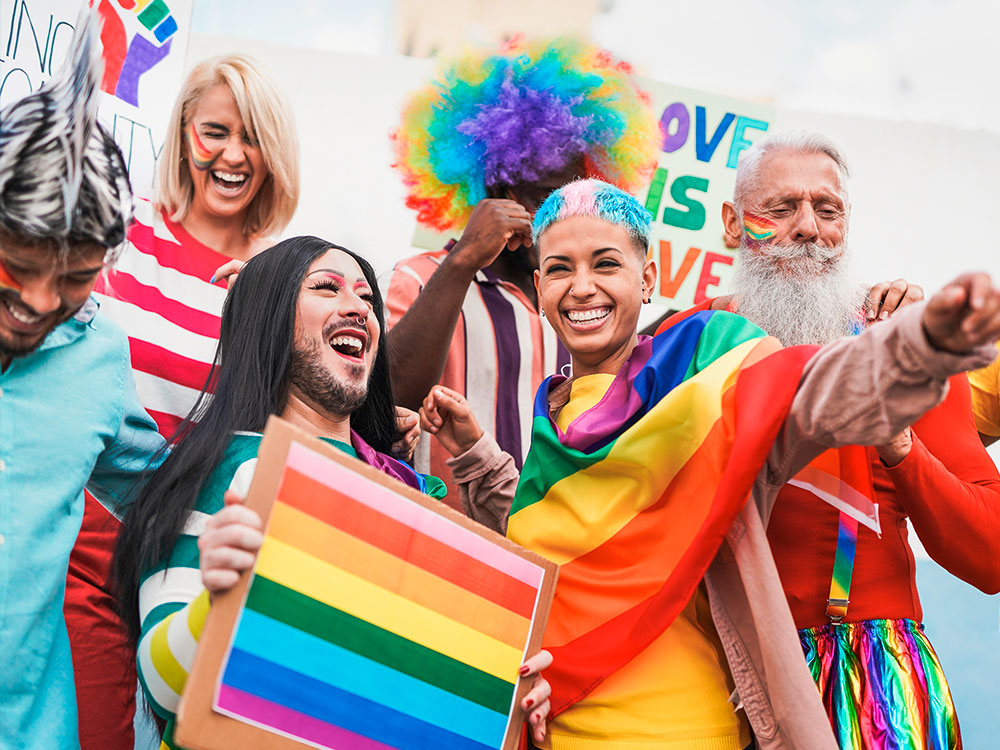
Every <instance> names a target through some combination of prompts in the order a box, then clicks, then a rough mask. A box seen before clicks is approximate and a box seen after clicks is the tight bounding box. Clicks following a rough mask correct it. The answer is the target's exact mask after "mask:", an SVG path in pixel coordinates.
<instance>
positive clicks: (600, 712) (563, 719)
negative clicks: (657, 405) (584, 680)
mask: <svg viewBox="0 0 1000 750" xmlns="http://www.w3.org/2000/svg"><path fill="white" fill-rule="evenodd" d="M613 380H614V376H613V375H604V374H598V375H585V376H583V377H580V378H577V379H576V380H574V381H573V384H572V388H571V392H570V397H569V401H568V402H567V403H566V405H565V406H564V407H563V408H562V409H561V410H560V411H559V414H557V415H556V424H557V425H558V427H559V429H561V430H565V429H566V427H567V426H569V424H570V423H571V422H572V421H573V420H574V419H576V418H577V417H578V416H580V415H581V414H582V413H583V412H585V411H586V410H587V409H590V408H592V407H593V406H596V405H597V403H598V402H599V401H600V400H601V399H602V398H603V397H604V394H605V393H606V392H607V390H608V387H609V386H610V385H611V382H612V381H613ZM651 673H653V674H655V675H656V679H655V680H653V679H649V678H648V677H647V675H649V674H651ZM651 684H655V685H656V688H655V690H649V689H648V688H643V687H640V686H649V685H651ZM732 690H733V685H732V679H731V678H730V676H729V671H728V669H727V667H726V661H725V656H724V653H723V650H722V643H721V642H720V641H719V636H718V634H717V633H716V632H715V626H714V625H713V623H712V616H711V613H710V611H709V606H708V596H707V593H706V591H705V587H704V584H702V585H701V586H699V587H698V590H697V591H696V592H695V595H694V596H693V597H691V601H689V602H688V604H687V606H686V607H685V608H684V610H683V611H682V612H681V614H680V615H679V616H678V618H677V620H676V621H674V623H673V624H672V625H671V626H670V627H669V628H667V629H666V630H665V631H664V632H663V634H662V635H661V636H660V637H659V638H657V639H656V640H655V641H653V643H652V644H650V646H649V648H647V649H646V650H645V651H643V652H642V653H641V654H639V655H638V656H637V657H636V658H635V659H633V660H632V661H631V662H629V663H628V664H626V665H625V666H624V667H622V668H621V669H619V670H618V671H617V672H615V673H614V674H612V675H611V676H610V677H608V678H607V679H606V680H605V681H604V682H602V683H601V684H600V685H598V686H597V688H595V689H594V691H593V692H592V693H590V694H589V695H587V696H586V697H585V698H584V699H583V700H581V701H579V702H578V703H576V704H575V705H574V706H573V707H572V708H570V709H569V710H567V711H566V712H565V713H562V714H560V715H559V716H557V717H556V718H555V719H553V720H552V722H551V723H550V724H549V736H548V738H547V740H546V743H544V744H543V745H542V747H544V748H552V749H553V750H592V749H593V750H596V749H597V748H600V749H601V750H612V749H613V750H741V749H742V748H744V747H746V746H747V745H749V744H750V729H749V726H748V724H747V722H746V718H745V715H744V714H739V715H737V714H736V712H735V711H734V709H733V705H732V704H731V703H730V702H729V696H730V694H731V693H732ZM609 734H613V735H614V738H615V739H613V740H609V739H608V735H609Z"/></svg>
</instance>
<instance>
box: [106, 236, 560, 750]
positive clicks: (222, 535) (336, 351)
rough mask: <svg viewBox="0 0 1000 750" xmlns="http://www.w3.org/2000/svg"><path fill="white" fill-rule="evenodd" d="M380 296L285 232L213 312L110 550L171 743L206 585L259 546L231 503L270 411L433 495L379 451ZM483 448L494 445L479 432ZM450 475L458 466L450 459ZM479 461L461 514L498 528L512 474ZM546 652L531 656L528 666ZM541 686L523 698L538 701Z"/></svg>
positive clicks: (218, 584)
mask: <svg viewBox="0 0 1000 750" xmlns="http://www.w3.org/2000/svg"><path fill="white" fill-rule="evenodd" d="M384 325H385V323H384V314H383V306H382V298H381V295H380V293H379V290H378V286H377V285H376V280H375V275H374V271H373V270H372V268H371V266H370V265H369V264H368V263H367V262H366V261H365V260H364V259H363V258H361V257H360V256H358V255H355V254H354V253H352V252H350V251H348V250H346V249H344V248H340V247H337V246H336V245H331V244H330V243H328V242H325V241H323V240H320V239H318V238H316V237H296V238H293V239H290V240H285V241H284V242H282V243H280V244H278V245H276V246H275V247H274V248H272V249H270V250H268V252H266V253H264V254H261V255H259V256H257V257H255V258H253V259H251V260H250V261H249V262H248V263H247V264H246V266H245V267H244V268H243V269H242V270H241V273H240V275H239V277H238V279H237V280H236V282H235V283H234V285H233V288H232V291H231V292H230V297H229V300H228V301H227V303H226V308H225V310H224V312H223V317H222V335H221V338H220V340H219V348H218V352H217V355H216V364H218V362H219V361H225V362H226V366H225V367H224V368H222V369H221V370H220V372H219V376H218V381H217V387H216V389H215V394H214V397H213V398H212V399H209V398H208V393H207V391H205V392H203V393H202V396H201V399H200V401H199V406H198V408H197V409H196V410H195V411H194V412H192V414H191V415H190V416H189V418H188V420H187V421H186V422H185V427H184V428H182V438H181V440H180V441H179V442H178V443H177V445H176V447H175V449H174V450H173V452H172V453H171V454H170V456H169V457H168V458H167V459H166V461H165V462H164V464H163V466H162V467H161V469H160V470H159V471H158V472H157V473H156V474H154V475H153V477H152V478H151V479H150V481H149V483H148V484H147V485H146V487H145V488H144V490H143V491H142V493H141V494H140V495H139V497H138V498H137V499H136V502H135V504H134V505H133V507H132V508H131V509H130V512H129V514H128V516H126V518H125V525H124V530H123V532H122V534H121V537H120V540H119V543H118V548H117V551H116V558H115V574H116V579H117V580H118V581H119V582H120V585H121V597H122V600H121V604H122V611H123V616H124V620H125V623H126V625H127V626H128V629H129V633H130V635H131V637H132V639H133V641H134V642H135V643H136V644H137V648H138V665H139V675H140V679H141V683H142V686H143V689H144V690H145V694H146V697H147V699H148V701H149V705H150V706H151V707H152V709H153V711H155V713H156V714H157V716H158V717H160V719H161V720H162V721H163V722H165V732H164V735H163V742H164V745H165V746H166V747H173V745H172V727H171V724H170V722H171V721H172V720H173V717H174V712H175V711H176V710H177V706H178V702H179V700H180V696H181V694H182V692H183V689H184V685H185V682H186V679H187V674H188V670H189V668H190V666H191V664H192V662H193V659H194V654H195V649H196V647H197V641H198V638H199V636H200V633H201V628H202V625H203V623H204V620H205V616H206V614H207V611H208V609H209V607H210V606H211V595H212V593H213V592H217V591H220V590H224V589H227V588H230V587H231V586H233V585H235V583H236V581H237V579H238V577H239V573H240V572H241V571H243V570H247V569H249V568H250V567H251V566H252V564H253V560H254V557H255V553H256V551H257V549H258V547H259V545H260V542H261V539H262V537H261V533H260V528H261V522H260V518H259V517H258V516H257V514H255V513H253V512H252V511H250V510H248V509H246V508H244V507H242V505H241V504H240V501H239V498H241V497H243V496H245V495H246V492H247V490H248V488H249V486H250V481H251V479H252V477H253V472H254V468H255V465H256V456H257V449H258V447H259V445H260V441H261V438H262V435H261V430H263V428H264V424H265V422H266V420H267V418H268V417H269V416H270V415H271V414H278V415H280V416H281V417H283V418H284V419H287V420H288V421H290V422H292V423H293V424H295V425H296V426H298V427H299V428H301V429H303V430H305V431H306V432H308V433H310V434H312V435H314V436H317V437H319V438H320V439H322V440H324V441H326V442H328V443H330V444H332V445H333V446H334V447H336V448H338V449H340V450H342V451H344V452H345V453H348V454H349V455H352V456H354V457H356V458H360V459H361V460H362V461H365V462H366V463H368V464H369V465H371V466H374V467H375V468H378V469H379V470H381V471H383V472H384V473H386V474H389V475H390V476H393V477H395V478H396V479H399V480H400V481H403V482H405V483H407V484H409V485H410V486H411V487H413V488H415V489H417V490H420V491H422V492H425V493H427V494H429V495H431V496H432V497H438V498H440V497H443V495H444V493H445V487H444V484H443V483H442V482H441V481H440V480H438V479H436V478H435V477H431V476H424V475H421V474H418V473H416V472H415V471H413V469H411V468H410V467H409V466H408V465H407V464H405V463H403V462H402V461H400V460H398V459H396V458H394V457H393V456H392V455H391V454H392V451H393V448H392V446H393V443H394V442H395V441H396V440H397V438H398V434H397V426H396V422H395V417H394V408H393V398H392V387H391V385H390V382H389V364H388V346H387V343H386V340H385V338H384V336H382V331H383V330H384ZM479 442H480V443H481V444H482V446H481V448H482V451H484V452H491V451H492V450H495V443H493V442H492V439H491V438H490V437H489V436H487V435H484V436H482V437H481V439H480V441H479ZM456 468H457V470H458V471H459V472H461V471H462V469H463V467H462V466H457V467H456ZM482 469H483V467H480V471H479V472H478V473H477V476H476V479H475V482H473V483H471V484H469V485H468V486H474V488H477V489H475V496H474V497H469V496H468V494H469V493H468V490H467V488H466V487H465V486H464V487H463V492H464V493H465V494H466V501H467V505H468V507H469V515H471V516H472V517H473V518H476V519H478V520H480V521H483V522H485V523H487V524H488V525H490V526H493V527H494V528H496V529H502V525H501V524H503V523H505V522H506V516H507V512H508V510H509V507H510V506H509V495H503V503H502V504H501V505H499V506H498V505H497V504H496V502H495V500H496V493H494V492H492V491H491V488H492V487H494V486H496V485H497V484H502V483H503V482H504V480H507V481H509V480H510V479H512V478H513V477H514V476H515V475H514V473H513V471H512V470H511V468H510V467H509V465H505V466H503V467H502V468H501V469H493V470H490V469H489V467H485V471H483V470H482ZM545 664H546V657H544V656H543V657H540V658H538V659H535V660H534V661H532V663H531V665H529V666H530V667H532V668H538V667H540V666H543V665H545ZM546 690H547V685H546V684H544V683H543V682H541V681H540V682H539V684H538V685H537V686H536V688H535V690H534V692H533V693H531V694H530V695H529V696H528V698H527V700H530V701H531V702H532V703H541V702H543V701H544V699H545V697H546V696H545V693H546Z"/></svg>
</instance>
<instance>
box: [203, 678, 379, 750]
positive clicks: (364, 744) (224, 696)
mask: <svg viewBox="0 0 1000 750" xmlns="http://www.w3.org/2000/svg"><path fill="white" fill-rule="evenodd" d="M215 707H216V708H218V709H219V710H220V711H222V712H224V713H227V714H230V715H231V716H233V718H236V719H246V720H247V722H248V723H250V724H254V725H256V726H260V727H264V728H265V729H274V730H276V731H278V732H279V733H281V734H286V735H289V736H290V737H293V738H296V739H302V740H305V741H307V742H312V743H314V744H316V745H319V746H320V747H324V748H331V750H333V749H335V750H393V748H392V747H391V746H389V745H384V744H382V743H381V742H377V741H375V740H372V739H369V738H367V737H362V736H361V735H360V734H355V733H354V732H348V731H347V730H346V729H341V728H340V727H337V726H334V725H333V724H328V723H327V722H325V721H321V720H319V719H316V718H314V717H312V716H308V715H306V714H303V713H300V712H298V711H293V710H292V709H290V708H285V707H284V706H279V705H278V704H277V703H272V702H271V701H269V700H265V699H263V698H258V697H257V696H256V695H251V694H250V693H245V692H243V691H242V690H237V689H235V688H231V687H229V686H228V685H220V686H219V697H218V700H216V703H215Z"/></svg>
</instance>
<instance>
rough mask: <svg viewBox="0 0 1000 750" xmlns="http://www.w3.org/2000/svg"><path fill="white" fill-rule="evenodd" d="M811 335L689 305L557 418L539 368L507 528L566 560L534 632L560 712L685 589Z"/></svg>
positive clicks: (760, 458)
mask: <svg viewBox="0 0 1000 750" xmlns="http://www.w3.org/2000/svg"><path fill="white" fill-rule="evenodd" d="M814 352H815V348H812V347H795V348H789V349H780V346H779V345H778V343H777V342H776V340H775V339H773V338H768V337H765V334H764V333H763V332H762V331H761V330H760V329H759V328H757V327H756V326H755V325H753V324H752V323H750V322H749V321H748V320H746V319H745V318H742V317H740V316H738V315H733V314H732V313H728V312H724V311H702V312H696V313H693V314H692V315H690V316H688V317H686V318H684V319H683V320H681V321H679V322H677V323H675V324H674V325H672V326H671V327H670V328H668V329H667V330H666V331H664V332H662V333H660V334H659V335H657V336H656V337H654V338H647V337H642V339H641V340H640V342H639V344H638V345H637V346H636V348H635V350H634V351H633V353H632V355H631V357H630V359H629V361H628V362H627V363H626V364H625V365H624V366H623V367H622V369H621V370H620V371H619V373H618V375H617V376H616V377H615V380H614V381H613V382H612V384H611V386H610V387H609V389H608V391H607V393H606V394H605V396H604V398H603V399H602V400H601V402H600V403H598V404H597V405H596V406H594V407H593V408H592V409H590V410H588V411H585V412H583V413H582V414H581V415H580V416H579V417H577V418H576V419H575V420H574V421H573V422H571V423H570V424H569V426H568V427H567V429H566V431H565V432H563V431H562V430H560V429H559V428H558V427H557V426H556V425H555V424H554V422H553V420H552V419H551V417H550V415H549V404H548V395H549V392H550V389H551V388H552V387H554V386H556V385H558V384H559V383H561V382H562V380H563V378H561V377H560V376H553V377H552V378H549V379H548V380H546V381H545V382H544V383H543V384H542V386H541V388H540V389H539V392H538V396H537V397H536V399H535V411H534V424H533V428H532V443H531V450H530V452H529V454H528V457H527V459H526V460H525V464H524V468H523V470H522V473H521V479H520V484H519V485H518V490H517V495H516V497H515V499H514V504H513V507H512V515H511V518H510V521H509V523H508V536H509V537H510V538H511V539H513V540H514V541H515V542H517V543H519V544H521V545H523V546H525V547H527V548H528V549H531V550H534V551H536V552H539V553H540V554H542V555H543V556H545V557H547V558H549V559H550V560H552V561H554V562H556V563H558V564H559V565H560V572H559V579H558V583H557V585H556V591H555V598H554V600H553V604H552V610H551V613H550V615H549V622H548V627H547V629H546V632H545V638H544V641H543V646H544V647H545V648H547V649H549V650H550V651H551V652H552V654H553V656H554V659H555V661H554V663H553V666H552V667H551V668H550V669H548V670H546V673H545V675H546V678H547V679H548V680H549V682H550V683H551V684H552V706H553V712H554V713H555V714H559V713H561V712H563V711H565V710H567V709H568V708H569V707H571V706H572V705H573V704H574V703H575V702H576V701H578V700H580V699H581V698H582V697H584V696H585V695H586V694H587V693H588V692H590V691H591V690H593V688H594V687H596V686H597V685H598V684H600V682H601V681H602V680H604V679H605V678H606V677H608V676H609V675H610V674H612V673H613V672H614V671H616V670H617V669H618V668H619V667H621V666H622V665H624V664H626V663H627V662H629V661H630V660H631V659H633V658H635V657H636V656H637V655H638V654H640V653H641V652H642V651H643V650H644V649H645V648H646V647H647V646H649V645H650V644H651V643H652V642H653V641H654V640H655V639H656V638H657V637H658V636H659V635H660V634H661V633H663V631H664V630H665V629H666V628H667V627H668V626H669V625H670V624H671V623H672V622H673V621H674V619H675V618H676V617H677V615H678V614H679V613H680V611H681V610H682V609H683V607H684V606H685V605H686V604H687V602H688V601H689V600H690V598H691V596H692V594H693V593H694V591H695V589H696V587H697V586H698V584H699V583H700V581H701V579H702V577H703V576H704V574H705V571H706V570H707V568H708V565H709V563H710V562H711V561H712V558H713V557H714V556H715V554H716V552H717V550H718V548H719V545H720V544H721V543H722V540H723V538H724V536H725V534H726V532H727V531H728V529H729V528H730V525H731V523H732V521H733V518H734V517H735V516H736V514H737V513H738V512H739V510H740V509H741V507H742V506H743V504H744V503H745V502H746V499H747V497H748V495H749V492H750V490H751V487H752V484H753V481H754V479H755V477H756V476H757V474H758V472H759V470H760V467H761V466H762V465H763V462H764V460H765V458H766V455H767V451H768V450H769V448H770V445H771V443H772V442H773V440H774V438H775V436H776V435H777V434H778V431H779V429H780V428H781V425H782V424H783V423H784V420H785V417H786V415H787V413H788V409H789V407H790V406H791V402H792V398H793V397H794V394H795V390H796V388H797V386H798V381H799V377H800V375H801V372H802V367H803V366H804V365H805V363H806V361H808V359H809V357H811V356H812V354H813V353H814Z"/></svg>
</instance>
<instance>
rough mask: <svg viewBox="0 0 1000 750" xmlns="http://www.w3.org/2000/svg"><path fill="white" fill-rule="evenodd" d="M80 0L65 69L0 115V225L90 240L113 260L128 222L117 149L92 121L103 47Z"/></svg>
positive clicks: (17, 231) (65, 241)
mask: <svg viewBox="0 0 1000 750" xmlns="http://www.w3.org/2000/svg"><path fill="white" fill-rule="evenodd" d="M98 34H99V31H98V26H97V20H96V18H95V12H94V11H92V10H90V8H88V7H87V5H86V4H84V7H83V10H82V11H81V17H80V19H79V21H78V22H77V26H76V33H75V35H74V39H73V46H72V49H71V50H70V54H69V57H68V59H67V61H66V63H65V65H64V66H63V69H62V70H61V71H60V73H59V74H58V75H56V76H53V77H52V78H51V79H50V80H49V81H48V82H47V83H46V84H45V85H44V86H42V87H41V88H39V89H38V91H36V92H34V93H33V94H28V95H27V96H25V97H24V98H22V99H20V100H18V101H17V102H15V103H13V104H12V105H10V106H9V107H7V108H5V109H4V110H3V111H2V112H0V229H2V230H3V231H4V232H6V233H8V234H11V235H14V236H15V237H19V238H23V239H26V240H29V241H33V242H54V243H56V244H57V245H58V246H59V248H60V251H61V252H67V251H68V248H69V246H70V245H71V244H74V243H83V242H93V243H96V244H98V245H101V246H102V247H105V248H108V260H109V261H110V260H113V259H114V256H115V254H116V252H117V251H119V250H120V248H121V246H122V244H123V243H124V240H125V232H126V230H127V229H128V225H129V222H130V221H131V219H132V189H131V187H130V185H129V181H128V171H127V170H126V168H125V163H124V161H123V160H122V156H121V152H120V151H119V150H118V146H117V145H116V144H115V142H114V140H113V139H112V138H111V136H110V135H108V133H107V132H106V131H105V130H104V129H103V128H102V127H101V126H100V125H99V124H98V123H97V104H98V87H99V84H100V81H101V71H102V69H103V66H102V64H101V46H100V40H99V38H98Z"/></svg>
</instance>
